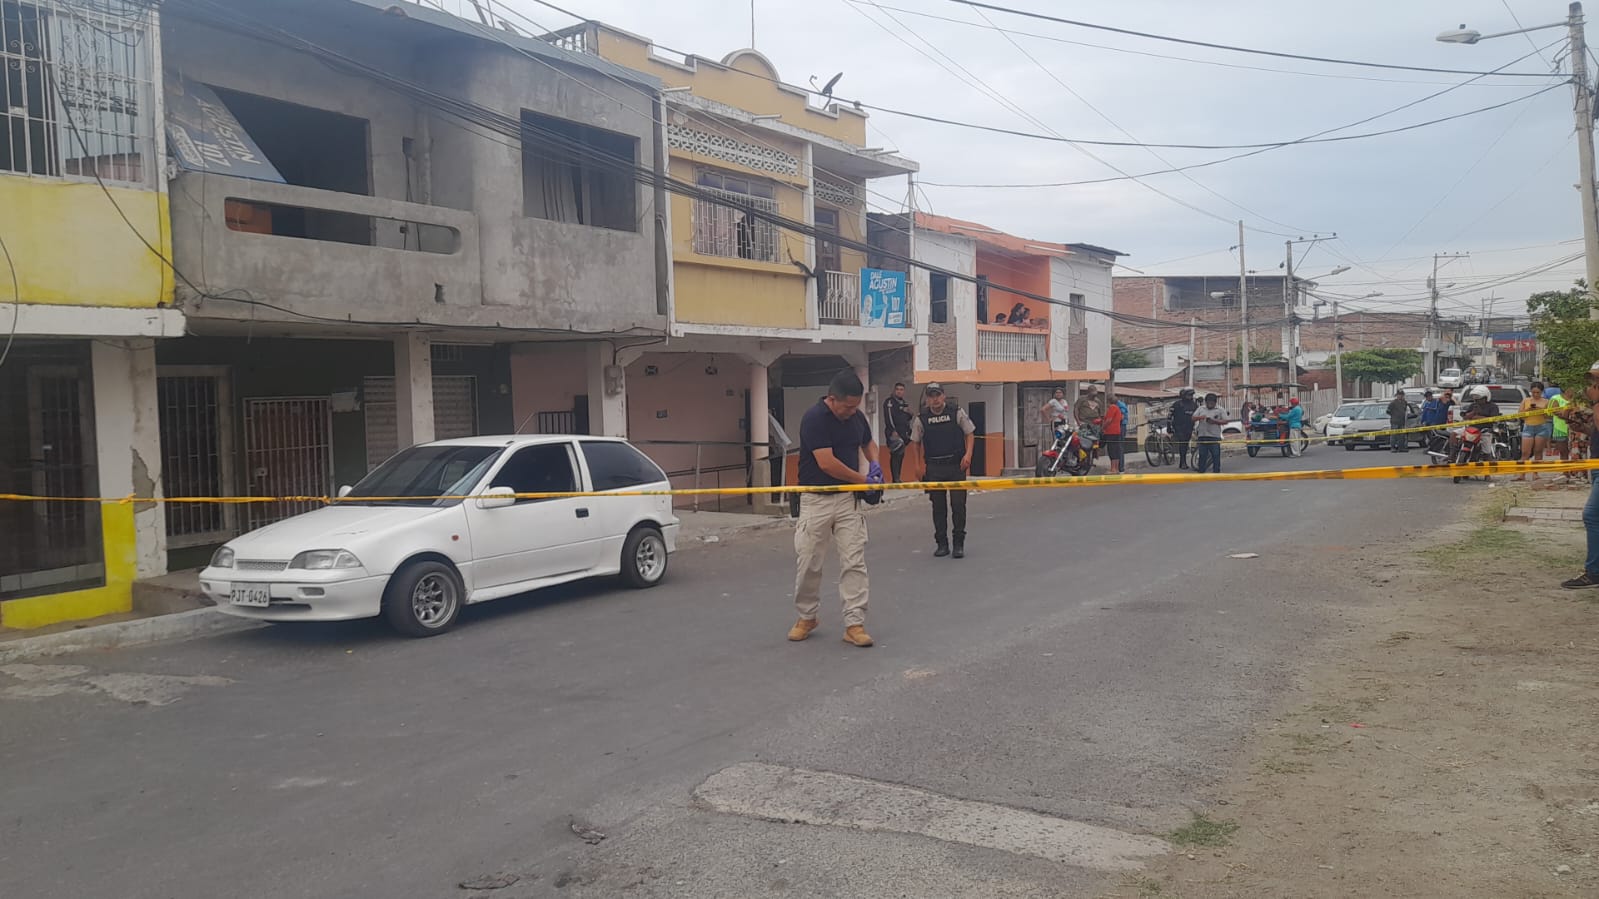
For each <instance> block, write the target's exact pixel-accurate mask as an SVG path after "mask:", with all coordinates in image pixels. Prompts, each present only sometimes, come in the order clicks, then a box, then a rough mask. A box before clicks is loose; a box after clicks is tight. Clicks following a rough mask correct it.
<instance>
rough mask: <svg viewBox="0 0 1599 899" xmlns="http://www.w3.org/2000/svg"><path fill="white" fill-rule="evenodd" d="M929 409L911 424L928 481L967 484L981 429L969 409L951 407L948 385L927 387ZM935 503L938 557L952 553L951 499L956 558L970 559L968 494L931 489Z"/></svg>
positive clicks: (935, 534)
mask: <svg viewBox="0 0 1599 899" xmlns="http://www.w3.org/2000/svg"><path fill="white" fill-rule="evenodd" d="M925 393H926V396H927V408H925V409H923V410H922V412H921V414H920V415H917V416H916V420H915V421H913V422H912V423H911V442H912V443H920V444H921V445H922V458H923V460H924V466H925V467H924V468H923V474H922V480H924V481H964V480H966V476H967V473H968V472H970V471H971V467H972V445H973V444H974V443H975V442H976V440H977V438H976V437H975V436H974V432H975V431H976V430H977V427H976V425H973V424H972V420H971V419H970V418H967V417H966V410H965V409H962V408H960V407H959V406H953V405H950V403H949V401H948V400H946V399H945V398H944V386H943V385H942V384H938V383H933V384H929V385H927V390H926V391H925ZM927 495H928V498H929V499H931V500H932V501H933V542H934V543H936V544H937V545H938V548H937V549H935V550H934V551H933V555H934V556H938V557H940V558H942V557H944V556H947V555H949V554H950V542H949V537H950V533H949V524H950V522H949V518H950V509H949V507H950V505H951V503H950V500H951V498H952V497H953V499H954V506H955V510H954V519H955V558H957V559H964V558H966V491H964V490H929V491H927Z"/></svg>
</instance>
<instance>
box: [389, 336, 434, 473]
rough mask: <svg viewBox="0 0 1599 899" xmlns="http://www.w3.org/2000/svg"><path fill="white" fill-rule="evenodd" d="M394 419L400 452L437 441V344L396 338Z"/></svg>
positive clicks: (417, 339) (405, 337)
mask: <svg viewBox="0 0 1599 899" xmlns="http://www.w3.org/2000/svg"><path fill="white" fill-rule="evenodd" d="M394 417H395V425H396V430H397V431H399V443H398V444H397V445H398V447H399V448H400V449H405V448H406V447H408V446H415V445H416V444H418V443H428V442H430V441H432V440H433V439H434V438H433V342H432V341H431V340H429V339H428V338H427V337H426V336H425V335H422V334H416V333H406V334H401V335H400V336H398V337H396V338H394Z"/></svg>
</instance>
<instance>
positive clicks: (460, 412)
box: [361, 375, 477, 471]
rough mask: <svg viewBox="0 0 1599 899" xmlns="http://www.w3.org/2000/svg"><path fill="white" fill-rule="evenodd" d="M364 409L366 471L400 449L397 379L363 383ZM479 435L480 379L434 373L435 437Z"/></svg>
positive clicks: (372, 379) (447, 438)
mask: <svg viewBox="0 0 1599 899" xmlns="http://www.w3.org/2000/svg"><path fill="white" fill-rule="evenodd" d="M361 397H362V399H361V411H362V413H363V415H364V418H365V421H366V470H367V471H371V470H372V469H374V468H377V467H378V466H379V465H382V464H383V463H384V462H385V461H387V460H388V458H389V457H390V456H392V455H394V454H395V453H397V452H399V451H400V424H399V418H398V416H397V414H396V409H395V399H394V379H393V378H390V377H370V378H366V379H364V380H363V381H362V382H361ZM475 436H477V378H475V377H473V376H471V375H434V376H433V439H435V440H451V439H454V438H456V437H475Z"/></svg>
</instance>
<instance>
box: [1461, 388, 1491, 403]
mask: <svg viewBox="0 0 1599 899" xmlns="http://www.w3.org/2000/svg"><path fill="white" fill-rule="evenodd" d="M1466 398H1467V399H1472V400H1486V399H1490V398H1491V395H1490V394H1489V393H1488V388H1486V387H1484V386H1482V385H1481V384H1479V385H1477V386H1476V387H1473V388H1471V389H1470V390H1468V391H1466Z"/></svg>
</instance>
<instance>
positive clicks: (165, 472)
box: [156, 365, 238, 548]
mask: <svg viewBox="0 0 1599 899" xmlns="http://www.w3.org/2000/svg"><path fill="white" fill-rule="evenodd" d="M156 397H157V402H158V403H159V406H160V410H161V413H160V422H161V479H162V491H163V492H164V493H165V494H166V495H167V496H232V495H233V492H234V487H233V485H234V479H233V468H234V458H233V442H234V436H233V400H232V395H231V391H230V385H229V380H228V369H227V368H226V367H225V366H199V365H195V366H188V365H174V366H162V367H161V368H160V369H159V370H158V371H157V379H156ZM235 509H236V507H235V506H231V505H227V504H224V503H168V504H166V506H165V510H166V524H167V545H168V546H170V547H173V548H181V547H185V546H204V545H207V544H211V543H220V542H222V541H224V540H226V539H228V538H229V537H232V536H233V535H234V534H236V533H238V529H237V528H238V525H237V522H236V521H235V511H234V510H235Z"/></svg>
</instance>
